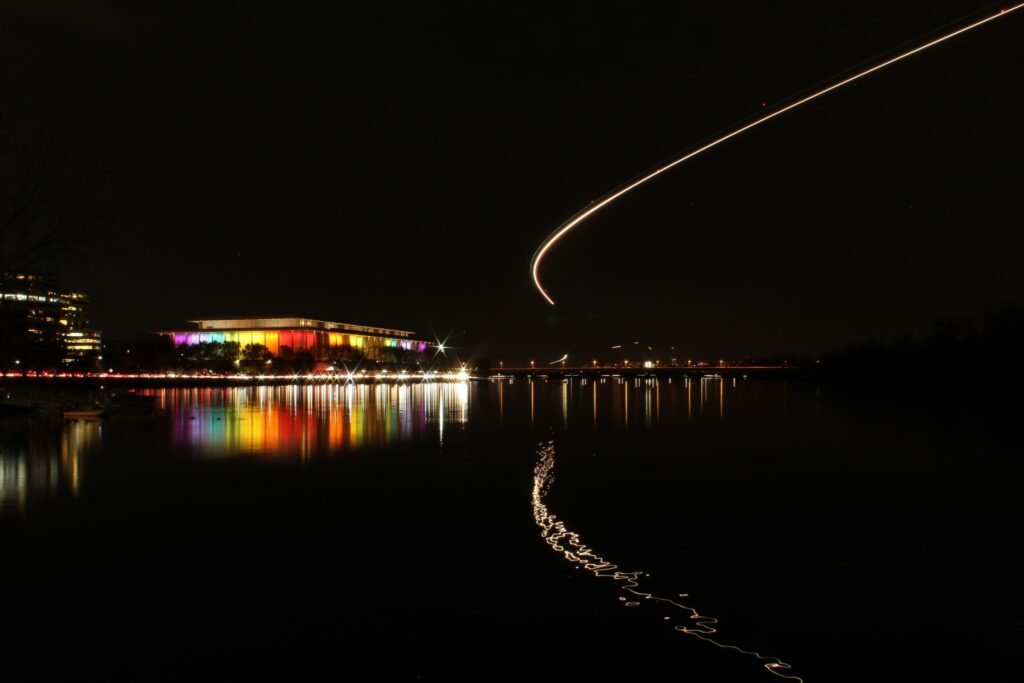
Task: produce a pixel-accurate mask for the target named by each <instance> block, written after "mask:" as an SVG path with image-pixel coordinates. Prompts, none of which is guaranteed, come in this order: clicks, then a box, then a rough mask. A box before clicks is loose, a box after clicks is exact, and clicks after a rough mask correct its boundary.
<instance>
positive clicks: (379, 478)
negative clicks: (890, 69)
mask: <svg viewBox="0 0 1024 683" xmlns="http://www.w3.org/2000/svg"><path fill="white" fill-rule="evenodd" d="M901 392H902V389H901V387H899V385H898V384H893V385H891V386H880V387H877V391H876V392H874V393H871V392H868V393H866V394H861V395H859V396H857V397H844V396H842V395H841V394H837V393H835V392H829V391H825V390H824V389H820V388H818V387H815V386H813V385H808V384H797V383H783V382H754V381H742V380H741V381H739V382H736V383H734V382H733V381H732V380H718V379H709V380H703V381H694V382H690V383H687V382H685V381H683V380H679V379H677V380H674V381H673V382H668V381H666V380H661V381H657V382H656V381H653V380H650V381H626V382H620V381H619V380H617V379H614V378H609V379H608V380H607V381H606V382H602V383H593V382H591V383H586V382H581V381H568V382H565V383H562V382H554V381H552V382H543V381H541V382H535V383H532V384H531V383H529V382H525V381H516V382H514V383H508V382H479V383H470V384H430V385H403V386H386V385H380V386H329V387H276V388H266V387H261V388H240V389H195V390H178V389H175V390H166V391H157V392H153V393H156V394H157V395H158V397H159V398H158V405H159V406H160V414H159V415H158V416H157V417H156V418H154V419H152V420H148V421H145V420H144V421H114V420H109V421H102V422H101V421H94V422H85V421H82V422H61V421H60V420H53V419H45V418H41V417H37V418H23V419H7V420H3V421H2V422H0V543H2V545H0V548H2V551H0V552H2V555H0V557H2V560H0V609H2V623H3V632H2V634H0V651H2V653H3V656H2V658H0V675H2V676H3V677H4V679H5V680H25V679H33V678H35V679H47V680H53V679H55V678H57V679H59V680H67V679H89V680H113V679H132V680H193V679H197V678H209V677H212V676H220V677H227V678H229V679H231V680H235V679H238V678H242V677H252V676H259V677H266V676H273V677H278V678H282V679H295V678H298V679H311V678H316V679H318V680H319V679H327V680H342V679H350V680H378V679H381V680H382V679H385V678H388V677H399V678H406V679H417V678H420V679H426V680H451V679H473V680H496V679H504V678H508V677H509V676H515V677H519V678H526V677H531V678H533V679H535V680H546V679H551V678H556V677H557V678H569V679H572V680H577V679H590V680H604V679H618V680H627V679H628V680H691V681H772V680H782V679H780V678H778V676H799V677H801V678H802V679H803V680H806V681H845V680H850V681H875V680H1020V678H1021V671H1020V659H1021V655H1022V654H1024V647H1022V646H1024V589H1022V583H1021V577H1022V570H1024V553H1022V548H1024V541H1022V535H1021V530H1020V529H1021V522H1022V520H1024V516H1022V514H1021V513H1022V507H1024V497H1022V495H1021V494H1022V481H1024V479H1022V476H1021V475H1022V467H1021V463H1022V462H1024V460H1022V456H1024V453H1022V450H1024V449H1022V448H1021V446H1020V442H1019V441H1018V440H1017V436H1016V425H1015V424H1013V423H1012V419H1014V415H1013V414H1012V413H1011V414H1010V415H1008V416H1007V417H1003V418H1001V419H1000V420H999V421H998V423H997V424H996V425H995V426H993V424H992V421H991V420H987V419H985V416H984V415H981V416H979V415H978V414H977V412H976V411H967V410H962V409H961V408H962V407H963V406H967V405H975V404H976V400H975V399H976V397H972V396H965V395H963V394H962V393H961V392H954V391H951V392H950V395H949V396H933V397H931V398H930V399H929V400H928V402H927V405H928V406H929V407H928V408H922V407H915V405H914V404H915V401H910V400H904V401H892V400H878V398H877V396H881V395H886V396H895V395H899V394H900V393H901ZM1008 420H1010V421H1011V422H1009V423H1008V422H1007V421H1008ZM1000 426H1002V427H1003V429H999V427H1000ZM786 665H789V666H790V667H791V668H788V669H787V668H785V667H786Z"/></svg>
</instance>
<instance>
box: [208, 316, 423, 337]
mask: <svg viewBox="0 0 1024 683" xmlns="http://www.w3.org/2000/svg"><path fill="white" fill-rule="evenodd" d="M188 322H190V323H196V324H197V325H199V329H200V330H265V329H295V328H299V329H307V330H339V331H344V332H357V333H360V334H380V335H386V336H389V337H411V336H412V335H413V334H415V333H414V332H410V331H409V330H396V329H392V328H388V327H373V326H370V325H353V324H351V323H339V322H332V321H329V320H315V319H313V318H207V319H203V320H189V321H188Z"/></svg>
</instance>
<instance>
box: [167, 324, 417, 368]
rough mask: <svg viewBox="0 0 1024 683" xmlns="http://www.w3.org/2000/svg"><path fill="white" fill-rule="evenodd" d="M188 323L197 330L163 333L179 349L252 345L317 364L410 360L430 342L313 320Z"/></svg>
mask: <svg viewBox="0 0 1024 683" xmlns="http://www.w3.org/2000/svg"><path fill="white" fill-rule="evenodd" d="M189 322H191V323H194V324H196V325H197V328H196V329H192V330H184V331H181V330H174V331H169V332H160V334H163V335H166V336H169V337H171V338H172V339H174V345H175V346H181V345H183V344H184V345H188V346H193V345H195V344H209V343H214V342H216V343H222V344H223V343H232V342H233V343H236V344H238V345H239V350H243V349H245V347H246V346H249V345H250V344H260V345H262V346H265V347H266V348H267V350H268V351H269V352H270V353H271V354H273V355H275V356H284V355H288V354H289V353H309V354H310V355H312V356H313V358H314V359H315V360H318V361H325V360H332V359H334V358H342V359H356V358H366V359H369V360H404V359H412V358H414V357H416V356H419V355H422V354H423V353H425V352H426V350H427V346H428V343H427V342H425V341H422V340H419V339H414V338H413V334H414V333H413V332H410V331H408V330H394V329H390V328H386V327H372V326H369V325H352V324H349V323H338V322H330V321H327V320H313V319H311V318H226V319H215V320H190V321H189Z"/></svg>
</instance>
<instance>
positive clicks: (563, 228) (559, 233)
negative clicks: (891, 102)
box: [530, 3, 1024, 306]
mask: <svg viewBox="0 0 1024 683" xmlns="http://www.w3.org/2000/svg"><path fill="white" fill-rule="evenodd" d="M1022 8H1024V3H1020V4H1018V5H1014V6H1012V7H1005V8H1003V9H1000V10H999V11H998V12H997V13H995V14H993V15H991V16H988V17H985V18H984V19H981V20H979V21H976V22H974V23H973V24H969V25H967V26H963V27H961V28H958V29H957V30H955V31H952V32H951V33H947V34H945V35H942V36H939V37H938V38H936V39H934V40H932V41H930V42H927V43H925V44H924V45H920V46H918V47H915V48H914V49H912V50H908V51H906V52H903V53H901V54H898V55H896V56H895V57H892V58H891V59H888V60H886V61H884V62H882V63H880V64H876V65H875V66H873V67H871V68H869V69H865V70H863V71H860V72H858V73H855V74H853V75H852V76H849V77H848V78H844V79H843V80H841V81H839V82H838V83H833V84H832V85H830V86H827V87H825V88H822V89H821V90H817V91H815V92H813V93H811V94H810V95H807V96H806V97H803V98H801V99H799V100H797V101H796V102H792V103H790V104H788V105H786V106H785V107H782V108H781V109H777V110H776V111H773V112H772V113H770V114H767V115H765V116H762V117H760V118H758V119H756V120H754V121H752V122H750V123H748V124H746V125H744V126H740V127H739V128H737V129H736V130H734V131H731V132H729V133H726V134H725V135H722V136H721V137H718V138H715V139H714V140H712V141H711V142H709V143H707V144H705V145H702V146H700V147H698V148H697V149H695V150H693V151H691V152H687V153H686V154H684V155H683V156H681V157H679V158H678V159H675V160H673V161H670V162H669V163H667V164H664V165H663V166H659V167H658V168H656V169H654V170H653V171H651V172H649V173H647V174H646V175H644V176H643V177H641V178H640V179H638V180H635V181H633V182H631V183H629V184H628V185H626V186H625V187H622V188H621V189H618V190H614V191H613V192H612V193H610V194H608V195H606V196H604V197H603V198H601V200H600V201H598V202H595V203H593V204H591V205H590V206H588V207H587V208H586V209H585V210H582V211H580V212H578V213H576V215H574V216H573V217H571V218H570V219H569V220H567V221H566V222H565V223H562V224H561V225H560V226H558V228H557V229H556V230H555V231H554V232H552V233H551V234H550V235H548V237H547V239H546V240H544V242H543V243H542V244H541V245H540V247H538V249H537V251H536V252H534V254H533V260H532V262H531V263H530V271H531V273H532V275H533V283H534V285H535V286H536V287H537V289H538V290H539V291H540V293H541V296H543V297H544V298H545V299H546V300H547V302H548V303H549V304H551V305H552V306H554V305H555V300H554V299H552V298H551V296H550V295H549V294H548V292H547V290H546V289H544V285H542V284H541V282H540V275H539V271H540V264H541V261H542V260H543V259H544V256H545V255H546V254H547V253H548V251H550V249H551V247H552V246H554V244H555V243H556V242H558V240H560V239H562V237H564V236H565V234H566V233H568V232H569V231H570V230H572V229H573V228H574V227H576V226H577V225H579V224H580V223H582V222H583V221H584V220H586V219H587V218H588V217H590V216H592V215H593V214H595V213H597V212H598V211H600V210H601V209H603V208H604V207H606V206H608V205H609V204H611V203H612V202H614V201H615V200H616V199H618V198H619V197H621V196H622V195H624V194H626V193H627V192H630V191H631V190H633V189H635V188H637V187H639V186H641V185H643V184H644V183H646V182H647V181H648V180H651V179H652V178H655V177H657V176H659V175H661V174H662V173H664V172H665V171H667V170H669V169H671V168H674V167H675V166H678V165H679V164H681V163H683V162H684V161H686V160H688V159H692V158H693V157H695V156H697V155H698V154H700V153H701V152H706V151H707V150H709V149H711V148H712V147H716V146H718V145H720V144H721V143H723V142H725V141H726V140H729V139H730V138H734V137H736V136H737V135H739V134H740V133H744V132H746V131H748V130H750V129H751V128H754V127H755V126H759V125H761V124H762V123H765V122H767V121H771V120H772V119H774V118H775V117H777V116H780V115H782V114H785V113H786V112H787V111H790V110H792V109H796V108H797V107H799V106H801V105H803V104H807V103H808V102H810V101H811V100H815V99H817V98H819V97H821V96H822V95H825V94H828V93H830V92H832V91H833V90H837V89H839V88H841V87H843V86H844V85H848V84H850V83H853V82H854V81H857V80H860V79H861V78H864V77H865V76H868V75H870V74H873V73H874V72H876V71H879V70H881V69H884V68H885V67H887V66H891V65H892V64H895V63H896V62H900V61H902V60H904V59H906V58H907V57H910V56H913V55H915V54H917V53H918V52H922V51H924V50H927V49H928V48H930V47H934V46H936V45H938V44H939V43H944V42H946V41H947V40H949V39H950V38H954V37H956V36H958V35H960V34H961V33H966V32H967V31H971V30H973V29H976V28H978V27H979V26H983V25H985V24H987V23H988V22H990V21H993V20H995V19H999V18H1000V17H1003V16H1006V15H1007V14H1010V13H1011V12H1016V11H1017V10H1019V9H1022Z"/></svg>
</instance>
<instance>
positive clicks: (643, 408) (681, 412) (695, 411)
mask: <svg viewBox="0 0 1024 683" xmlns="http://www.w3.org/2000/svg"><path fill="white" fill-rule="evenodd" d="M748 386H749V383H748V382H746V381H743V382H740V381H739V380H734V379H725V378H722V377H720V376H717V375H714V376H708V377H700V378H697V377H694V378H689V377H678V378H660V379H659V378H653V377H640V378H624V377H615V376H610V377H599V378H569V379H558V380H555V379H543V378H527V379H526V380H525V381H522V380H520V381H516V380H512V379H494V380H491V381H490V382H489V383H488V385H485V386H484V387H482V388H481V389H480V391H481V392H486V391H489V392H491V394H492V396H493V404H492V405H494V408H493V409H492V410H493V411H494V413H495V417H496V420H495V427H496V428H497V427H501V428H505V429H507V428H516V427H517V426H518V427H520V428H525V427H529V428H530V429H533V430H542V429H547V428H550V427H557V428H559V429H560V430H561V431H573V430H575V429H581V428H584V427H585V428H587V429H588V430H590V431H593V430H594V429H598V430H605V429H609V430H612V431H648V430H655V429H659V428H662V427H663V426H667V427H669V428H675V427H677V426H678V425H679V423H680V422H681V421H682V422H695V423H699V422H702V423H704V424H705V425H706V424H719V425H724V424H725V423H726V417H727V413H728V412H729V411H728V406H729V404H730V402H731V401H734V400H745V395H746V393H747V392H748ZM524 407H525V409H526V411H528V412H526V414H524V412H523V408H524ZM483 412H484V414H483V415H479V416H478V417H479V418H481V419H485V418H486V417H487V413H489V412H491V411H483ZM556 420H557V421H556Z"/></svg>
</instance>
